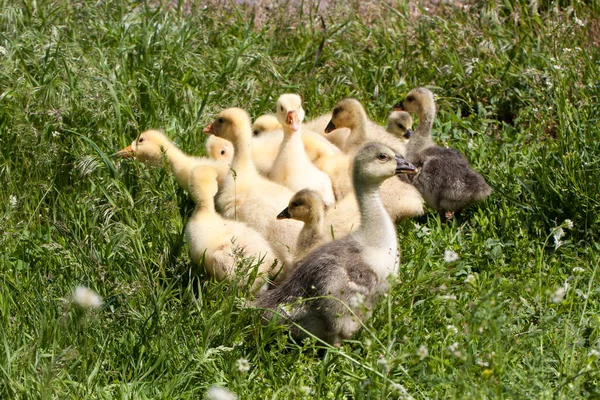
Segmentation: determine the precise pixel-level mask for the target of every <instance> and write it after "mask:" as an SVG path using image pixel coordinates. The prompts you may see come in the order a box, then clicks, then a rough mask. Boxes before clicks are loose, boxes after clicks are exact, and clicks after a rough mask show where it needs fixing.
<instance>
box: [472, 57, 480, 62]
mask: <svg viewBox="0 0 600 400" xmlns="http://www.w3.org/2000/svg"><path fill="white" fill-rule="evenodd" d="M471 62H472V63H473V64H477V63H478V62H479V58H477V57H473V58H471Z"/></svg>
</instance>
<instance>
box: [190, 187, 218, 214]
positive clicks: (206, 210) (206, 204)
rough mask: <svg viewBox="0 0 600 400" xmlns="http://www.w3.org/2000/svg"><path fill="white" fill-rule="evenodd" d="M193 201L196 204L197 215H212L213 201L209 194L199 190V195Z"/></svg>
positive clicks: (213, 211) (213, 209)
mask: <svg viewBox="0 0 600 400" xmlns="http://www.w3.org/2000/svg"><path fill="white" fill-rule="evenodd" d="M194 197H196V198H195V199H194V200H195V202H196V208H195V209H194V212H195V213H198V214H214V213H215V212H216V211H215V200H214V198H213V196H211V195H210V193H208V192H206V191H205V190H202V189H200V193H199V195H198V196H194Z"/></svg>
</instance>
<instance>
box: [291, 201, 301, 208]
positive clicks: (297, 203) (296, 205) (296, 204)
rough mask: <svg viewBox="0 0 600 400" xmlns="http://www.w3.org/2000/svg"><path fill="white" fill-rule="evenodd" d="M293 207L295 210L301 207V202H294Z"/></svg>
mask: <svg viewBox="0 0 600 400" xmlns="http://www.w3.org/2000/svg"><path fill="white" fill-rule="evenodd" d="M291 206H292V207H294V208H296V207H299V206H300V202H299V201H292V204H291Z"/></svg>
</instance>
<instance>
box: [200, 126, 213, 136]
mask: <svg viewBox="0 0 600 400" xmlns="http://www.w3.org/2000/svg"><path fill="white" fill-rule="evenodd" d="M202 133H204V134H206V135H214V134H215V131H213V124H210V125H208V126H207V127H206V128H204V130H203V131H202Z"/></svg>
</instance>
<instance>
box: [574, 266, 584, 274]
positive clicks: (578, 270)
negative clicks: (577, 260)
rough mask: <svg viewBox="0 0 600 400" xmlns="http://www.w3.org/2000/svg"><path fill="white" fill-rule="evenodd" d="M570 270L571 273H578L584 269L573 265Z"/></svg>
mask: <svg viewBox="0 0 600 400" xmlns="http://www.w3.org/2000/svg"><path fill="white" fill-rule="evenodd" d="M571 271H573V273H575V274H579V273H582V272H584V271H585V269H583V268H581V267H575V268H573V269H572V270H571Z"/></svg>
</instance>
